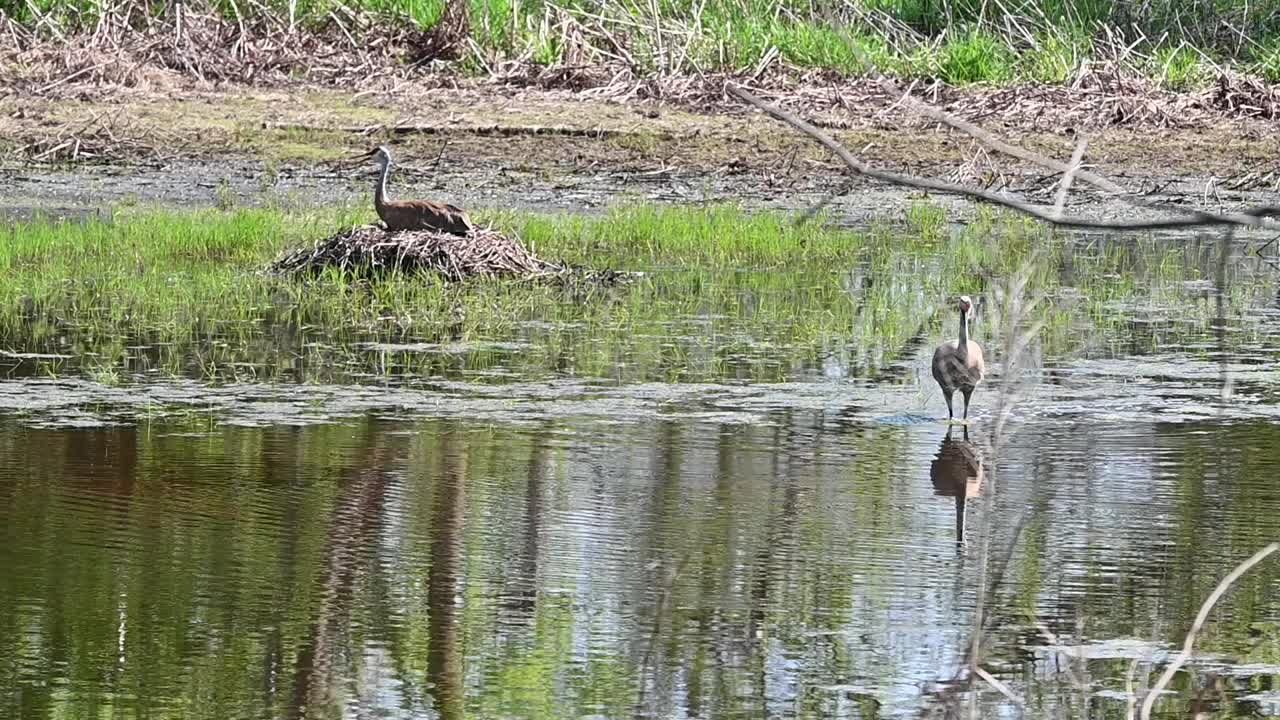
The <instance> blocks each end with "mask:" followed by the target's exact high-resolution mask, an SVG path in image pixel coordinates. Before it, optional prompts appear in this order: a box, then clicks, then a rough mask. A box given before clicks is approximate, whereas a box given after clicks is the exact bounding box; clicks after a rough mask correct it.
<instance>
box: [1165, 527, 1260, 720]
mask: <svg viewBox="0 0 1280 720" xmlns="http://www.w3.org/2000/svg"><path fill="white" fill-rule="evenodd" d="M1276 550H1280V542H1273V543H1271V544H1270V545H1267V546H1266V547H1264V548H1262V549H1261V550H1259V551H1258V552H1256V553H1254V554H1253V555H1252V556H1251V557H1250V558H1249V559H1248V560H1245V561H1244V562H1242V563H1240V564H1239V565H1237V566H1236V569H1235V570H1232V571H1231V573H1230V574H1229V575H1227V576H1226V577H1224V578H1222V581H1221V582H1219V583H1218V586H1217V587H1216V588H1214V589H1213V592H1212V593H1210V594H1209V597H1208V598H1206V599H1205V601H1204V604H1203V605H1201V606H1200V612H1199V613H1197V614H1196V620H1195V622H1193V623H1192V624H1191V630H1190V631H1189V632H1187V637H1186V639H1185V640H1183V642H1182V652H1180V653H1178V657H1176V658H1174V659H1173V662H1171V663H1169V667H1167V668H1165V669H1164V673H1163V674H1162V675H1161V676H1160V679H1159V680H1157V681H1156V684H1155V685H1152V686H1151V691H1150V692H1148V693H1147V696H1146V697H1145V698H1143V700H1142V714H1141V718H1142V720H1150V718H1151V708H1152V707H1153V706H1154V705H1155V704H1156V698H1157V697H1159V696H1160V693H1161V692H1163V691H1164V688H1165V686H1166V685H1168V684H1169V681H1170V680H1172V679H1173V676H1174V675H1175V674H1177V672H1178V670H1180V669H1182V666H1183V665H1184V664H1186V662H1187V660H1189V659H1191V650H1192V648H1194V647H1195V644H1196V636H1197V635H1199V634H1200V628H1202V627H1204V622H1205V620H1207V619H1209V611H1210V610H1213V606H1214V605H1217V604H1218V601H1219V600H1221V599H1222V596H1223V595H1225V594H1226V593H1227V591H1228V590H1230V589H1231V586H1232V585H1233V584H1235V581H1236V580H1239V579H1240V576H1241V575H1244V574H1245V573H1247V572H1249V570H1250V569H1252V568H1253V566H1254V565H1257V564H1258V563H1260V562H1262V561H1263V560H1265V559H1267V556H1268V555H1270V554H1271V553H1273V552H1275V551H1276Z"/></svg>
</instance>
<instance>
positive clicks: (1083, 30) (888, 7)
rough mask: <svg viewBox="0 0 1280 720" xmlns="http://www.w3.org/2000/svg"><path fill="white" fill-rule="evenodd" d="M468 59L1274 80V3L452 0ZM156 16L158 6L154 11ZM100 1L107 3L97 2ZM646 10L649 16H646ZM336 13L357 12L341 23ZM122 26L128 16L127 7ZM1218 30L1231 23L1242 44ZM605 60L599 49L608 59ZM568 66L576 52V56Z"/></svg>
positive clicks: (375, 19)
mask: <svg viewBox="0 0 1280 720" xmlns="http://www.w3.org/2000/svg"><path fill="white" fill-rule="evenodd" d="M466 1H467V2H468V8H469V13H470V15H469V17H470V28H471V29H470V33H471V37H472V40H474V43H475V45H474V47H475V48H476V49H477V50H478V53H479V54H478V55H477V54H474V53H473V54H472V55H469V56H468V57H466V58H464V59H463V60H462V61H461V65H462V67H464V68H469V69H471V70H473V71H475V72H482V71H483V69H484V68H486V67H491V66H492V64H493V62H494V61H499V60H510V59H513V58H518V57H527V58H530V59H532V60H533V61H534V62H537V63H540V64H544V65H557V64H561V63H564V62H566V61H568V55H567V53H569V52H570V51H571V50H573V49H574V48H576V52H581V51H583V50H585V51H586V52H587V53H588V56H589V57H590V58H591V59H592V60H593V61H596V62H604V61H607V60H608V59H609V55H608V54H613V55H617V48H616V47H614V41H615V40H616V41H617V42H619V43H621V44H622V45H623V46H624V47H625V48H627V53H628V55H629V57H630V58H631V59H632V60H633V62H634V65H635V67H634V68H633V69H634V70H635V71H636V72H639V73H642V74H647V73H654V72H659V71H664V72H667V71H677V72H691V71H700V70H729V71H744V70H746V71H750V70H753V69H755V68H757V67H758V66H760V65H761V63H762V61H763V60H765V59H767V58H770V57H775V56H776V57H779V58H781V59H782V60H784V61H786V62H788V63H790V64H792V65H796V66H799V67H801V68H822V69H831V70H835V71H838V72H841V73H846V74H855V73H859V72H862V71H863V69H864V63H866V62H870V63H872V64H873V65H875V66H876V67H877V68H879V69H880V70H882V71H885V72H888V73H891V74H895V75H898V76H902V77H908V78H916V77H936V78H941V79H943V80H945V81H947V82H949V83H953V84H958V85H963V84H970V83H979V82H981V83H1006V82H1014V81H1026V80H1034V81H1039V82H1053V83H1061V82H1067V81H1069V80H1070V79H1071V78H1072V77H1073V76H1074V74H1075V73H1076V72H1077V71H1078V69H1079V68H1080V67H1082V65H1083V63H1084V62H1085V61H1086V60H1095V61H1097V60H1119V61H1120V62H1121V64H1123V65H1126V66H1127V67H1128V68H1129V69H1130V70H1132V71H1134V72H1139V73H1145V74H1147V75H1148V76H1150V77H1151V78H1152V79H1155V80H1158V81H1160V82H1162V83H1163V84H1164V85H1166V86H1167V87H1170V88H1173V89H1186V88H1189V87H1195V86H1199V85H1202V84H1204V83H1205V82H1207V81H1208V80H1210V79H1212V75H1213V70H1214V69H1215V68H1216V67H1217V66H1219V65H1224V66H1229V65H1233V64H1234V65H1236V66H1237V67H1238V68H1239V69H1242V70H1247V71H1252V72H1259V73H1261V74H1263V75H1264V76H1265V77H1268V78H1274V77H1275V76H1276V73H1277V71H1276V67H1277V62H1276V60H1275V57H1276V50H1275V49H1276V48H1277V47H1280V12H1277V9H1276V7H1275V4H1274V2H1270V1H1267V2H1247V1H1246V0H1214V1H1213V2H1209V0H1190V1H1183V0H1152V2H1147V3H1143V4H1142V6H1141V7H1140V8H1135V6H1134V5H1133V4H1132V3H1129V2H1120V0H1089V1H1086V2H1068V1H1067V0H1026V1H1025V2H1019V3H989V2H979V1H977V0H974V1H969V0H961V1H960V2H947V3H943V2H937V1H936V0H860V1H859V2H853V3H851V4H848V5H840V4H836V5H834V6H830V7H828V6H825V5H823V4H814V3H811V2H801V1H800V0H662V1H661V2H657V3H646V2H640V3H635V2H631V1H630V0H625V1H623V0H610V1H608V2H603V3H601V2H597V1H595V0H591V1H588V0H466ZM445 2H446V0H352V1H351V2H346V1H345V0H344V1H343V2H338V0H298V1H297V2H295V3H293V4H292V5H291V4H290V2H288V1H287V0H263V2H257V3H233V2H231V0H203V1H202V2H201V1H199V0H198V1H197V2H193V3H188V4H187V5H188V7H189V10H194V11H201V10H204V11H208V12H212V13H215V14H218V15H221V16H222V17H224V18H226V19H227V20H229V21H237V22H238V21H239V20H240V19H242V18H244V19H248V20H254V19H255V18H257V19H261V16H263V15H270V16H272V20H273V22H274V23H275V24H276V25H278V26H279V25H283V24H285V23H290V22H292V23H293V24H294V25H295V26H297V27H301V28H303V29H312V30H322V31H326V30H327V31H331V32H337V31H336V30H335V28H334V19H333V18H334V17H339V18H346V19H347V21H346V24H345V25H344V31H350V32H354V33H355V34H357V35H360V36H365V37H369V38H372V37H373V36H376V35H377V34H379V33H381V32H383V31H384V29H385V28H386V27H388V26H390V27H395V26H404V25H406V24H416V25H418V26H421V27H429V26H431V25H432V24H434V23H435V22H436V21H437V20H438V18H439V17H440V16H441V13H442V12H443V9H444V6H445ZM121 7H124V6H119V7H117V6H112V5H104V4H102V3H99V2H97V1H96V0H73V1H71V2H67V1H66V0H0V12H3V13H4V14H5V15H7V16H9V17H13V18H15V19H17V20H18V21H19V22H22V23H24V24H25V25H27V26H28V27H30V28H32V29H33V30H35V31H36V32H39V33H44V34H46V35H51V34H53V33H54V32H55V31H56V32H58V33H74V32H77V31H91V30H93V29H95V28H97V27H98V21H99V18H100V15H101V13H103V12H114V13H118V12H120V8H121ZM150 7H151V8H152V12H153V13H155V14H156V15H157V16H159V17H161V18H162V19H163V18H164V12H165V10H164V8H165V7H167V5H166V4H163V3H161V4H152V5H151V6H150ZM104 8H105V9H104ZM655 10H656V15H655ZM349 11H354V12H357V13H364V14H365V15H367V16H369V18H371V19H366V20H365V21H362V22H355V21H353V20H352V19H351V14H350V12H349ZM130 19H131V20H132V21H133V22H135V23H141V22H142V16H141V15H138V14H136V13H135V14H134V15H133V16H130ZM1223 28H1245V29H1247V32H1248V37H1247V38H1245V39H1244V40H1243V41H1242V39H1241V38H1240V37H1239V35H1238V34H1236V33H1234V32H1226V31H1224V30H1223ZM606 53H608V54H606ZM574 59H575V60H576V61H580V56H579V55H575V56H574Z"/></svg>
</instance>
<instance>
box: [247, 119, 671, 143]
mask: <svg viewBox="0 0 1280 720" xmlns="http://www.w3.org/2000/svg"><path fill="white" fill-rule="evenodd" d="M262 127H263V129H264V130H293V131H303V132H341V133H354V134H357V135H373V134H375V133H379V132H386V133H390V134H393V135H480V136H495V137H519V136H537V135H542V136H546V135H555V136H559V137H581V138H592V139H604V138H619V137H639V136H644V137H646V138H653V139H654V140H655V141H670V140H679V139H682V138H687V137H688V135H680V134H677V133H671V132H649V131H641V130H627V129H620V128H603V127H595V128H579V127H569V126H565V125H459V126H447V125H418V124H404V123H402V124H398V125H382V124H374V125H340V126H325V125H314V124H310V123H293V122H264V123H262Z"/></svg>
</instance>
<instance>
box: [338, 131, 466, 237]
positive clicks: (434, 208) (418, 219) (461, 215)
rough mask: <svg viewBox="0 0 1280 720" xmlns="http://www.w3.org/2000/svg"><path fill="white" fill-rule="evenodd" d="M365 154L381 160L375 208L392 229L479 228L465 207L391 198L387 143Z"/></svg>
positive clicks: (460, 231)
mask: <svg viewBox="0 0 1280 720" xmlns="http://www.w3.org/2000/svg"><path fill="white" fill-rule="evenodd" d="M362 157H371V158H373V160H374V162H376V163H378V184H377V185H375V186H374V188H373V207H374V209H375V210H377V211H378V217H380V218H382V222H384V223H386V224H387V229H388V230H431V231H434V232H446V233H451V234H453V235H466V234H467V233H469V232H471V230H473V229H474V228H475V225H473V224H472V222H471V218H469V217H467V213H466V212H465V211H463V210H462V209H461V208H458V207H454V206H453V205H450V204H448V203H442V202H436V201H434V200H391V199H389V198H388V197H387V176H388V175H390V174H391V151H390V150H388V149H387V148H386V147H385V146H382V145H379V146H378V147H376V148H374V149H373V150H370V151H369V152H368V153H366V154H365V155H363V156H362Z"/></svg>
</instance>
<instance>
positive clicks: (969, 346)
mask: <svg viewBox="0 0 1280 720" xmlns="http://www.w3.org/2000/svg"><path fill="white" fill-rule="evenodd" d="M972 317H973V301H972V300H970V299H969V296H968V295H961V296H960V337H958V338H957V339H955V340H948V341H946V342H944V343H942V344H941V345H939V346H938V349H937V350H934V351H933V379H934V380H937V381H938V386H939V387H941V388H942V396H943V397H944V398H946V399H947V422H951V421H952V420H954V419H955V411H954V410H953V409H952V407H951V396H952V394H954V393H955V391H956V390H959V391H960V392H961V393H963V394H964V419H965V420H968V419H969V397H970V396H971V395H973V389H974V388H975V387H977V385H978V383H980V382H982V376H983V375H984V374H985V372H986V364H985V363H984V362H983V361H982V346H980V345H978V343H976V342H974V341H972V340H970V339H969V320H970V319H971V318H972Z"/></svg>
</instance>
